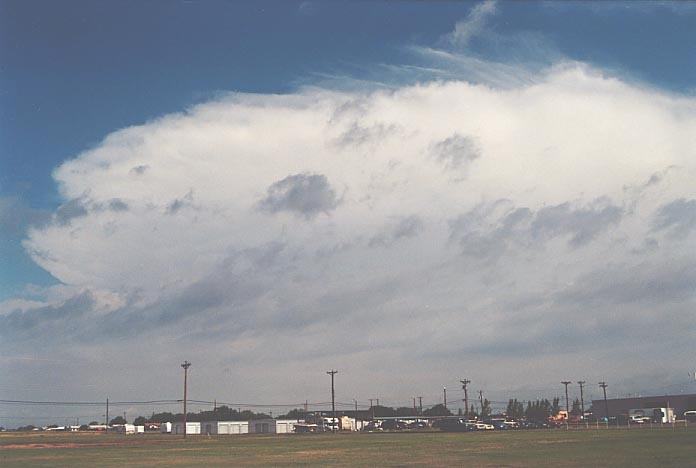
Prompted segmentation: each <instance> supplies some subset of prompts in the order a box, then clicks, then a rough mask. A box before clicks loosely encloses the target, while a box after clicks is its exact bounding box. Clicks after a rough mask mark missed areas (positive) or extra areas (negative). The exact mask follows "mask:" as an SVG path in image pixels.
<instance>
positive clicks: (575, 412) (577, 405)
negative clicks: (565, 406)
mask: <svg viewBox="0 0 696 468" xmlns="http://www.w3.org/2000/svg"><path fill="white" fill-rule="evenodd" d="M581 413H582V408H580V400H579V399H577V398H576V399H575V401H574V402H573V408H572V409H571V410H570V414H572V415H574V416H580V414H581Z"/></svg>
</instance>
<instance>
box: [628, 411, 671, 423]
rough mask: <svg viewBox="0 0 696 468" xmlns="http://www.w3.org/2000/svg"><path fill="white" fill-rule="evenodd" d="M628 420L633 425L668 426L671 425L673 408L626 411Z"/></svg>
mask: <svg viewBox="0 0 696 468" xmlns="http://www.w3.org/2000/svg"><path fill="white" fill-rule="evenodd" d="M628 419H629V421H630V422H631V423H633V424H645V423H650V422H653V423H658V424H670V423H673V422H674V420H675V418H674V409H673V408H634V409H630V410H628Z"/></svg>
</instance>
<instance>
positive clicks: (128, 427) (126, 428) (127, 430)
mask: <svg viewBox="0 0 696 468" xmlns="http://www.w3.org/2000/svg"><path fill="white" fill-rule="evenodd" d="M111 430H113V431H116V432H120V433H121V434H135V426H134V425H133V424H114V425H113V426H111Z"/></svg>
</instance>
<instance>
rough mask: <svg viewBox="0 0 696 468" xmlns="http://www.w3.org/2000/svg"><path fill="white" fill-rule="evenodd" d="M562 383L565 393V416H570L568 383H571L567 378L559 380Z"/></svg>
mask: <svg viewBox="0 0 696 468" xmlns="http://www.w3.org/2000/svg"><path fill="white" fill-rule="evenodd" d="M561 383H562V384H563V385H565V395H566V418H569V417H570V406H568V385H570V384H571V382H570V381H569V380H564V381H563V382H561Z"/></svg>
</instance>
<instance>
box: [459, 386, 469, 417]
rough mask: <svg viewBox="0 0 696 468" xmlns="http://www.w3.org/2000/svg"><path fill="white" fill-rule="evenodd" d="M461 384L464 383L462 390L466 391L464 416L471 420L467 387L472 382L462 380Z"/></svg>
mask: <svg viewBox="0 0 696 468" xmlns="http://www.w3.org/2000/svg"><path fill="white" fill-rule="evenodd" d="M460 382H461V383H462V390H464V415H465V416H466V419H469V392H468V390H467V388H466V386H467V385H469V384H470V383H471V380H469V379H464V380H460Z"/></svg>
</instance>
